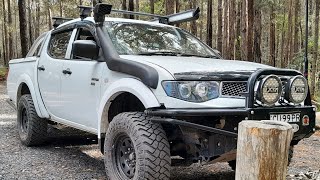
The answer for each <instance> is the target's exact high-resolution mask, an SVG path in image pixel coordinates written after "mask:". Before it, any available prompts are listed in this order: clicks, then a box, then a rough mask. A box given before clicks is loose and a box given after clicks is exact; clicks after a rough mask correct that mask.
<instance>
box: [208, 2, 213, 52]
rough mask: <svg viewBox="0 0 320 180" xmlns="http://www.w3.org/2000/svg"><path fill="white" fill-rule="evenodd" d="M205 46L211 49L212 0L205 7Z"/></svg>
mask: <svg viewBox="0 0 320 180" xmlns="http://www.w3.org/2000/svg"><path fill="white" fill-rule="evenodd" d="M207 45H208V46H210V47H212V0H208V5H207Z"/></svg>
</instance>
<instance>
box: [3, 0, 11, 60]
mask: <svg viewBox="0 0 320 180" xmlns="http://www.w3.org/2000/svg"><path fill="white" fill-rule="evenodd" d="M7 5H8V27H9V31H8V55H9V57H8V60H10V59H12V58H13V37H12V36H13V35H12V31H13V27H12V15H11V12H12V11H11V3H10V0H7ZM4 65H5V66H8V61H4Z"/></svg>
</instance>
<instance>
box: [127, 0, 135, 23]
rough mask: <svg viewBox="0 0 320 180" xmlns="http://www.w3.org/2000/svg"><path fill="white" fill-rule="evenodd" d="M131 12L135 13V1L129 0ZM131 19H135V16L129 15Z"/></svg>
mask: <svg viewBox="0 0 320 180" xmlns="http://www.w3.org/2000/svg"><path fill="white" fill-rule="evenodd" d="M128 8H129V9H128V10H129V11H134V1H133V0H129V7H128ZM129 18H130V19H134V15H129Z"/></svg>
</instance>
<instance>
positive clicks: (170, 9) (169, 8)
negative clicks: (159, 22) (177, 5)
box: [165, 0, 174, 15]
mask: <svg viewBox="0 0 320 180" xmlns="http://www.w3.org/2000/svg"><path fill="white" fill-rule="evenodd" d="M165 3H166V14H167V15H169V14H173V13H174V1H173V0H165Z"/></svg>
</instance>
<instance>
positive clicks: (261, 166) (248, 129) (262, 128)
mask: <svg viewBox="0 0 320 180" xmlns="http://www.w3.org/2000/svg"><path fill="white" fill-rule="evenodd" d="M292 137H293V130H292V126H291V125H290V124H288V123H285V122H278V121H270V120H265V121H242V122H240V123H239V131H238V143H237V165H236V167H237V168H236V177H235V179H236V180H248V179H255V180H265V179H268V180H269V179H270V180H271V179H272V180H285V179H286V175H287V166H288V152H289V148H290V142H291V140H292Z"/></svg>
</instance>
